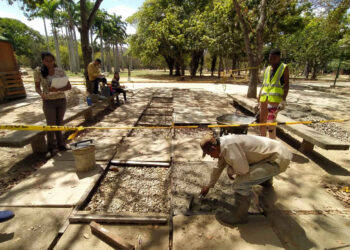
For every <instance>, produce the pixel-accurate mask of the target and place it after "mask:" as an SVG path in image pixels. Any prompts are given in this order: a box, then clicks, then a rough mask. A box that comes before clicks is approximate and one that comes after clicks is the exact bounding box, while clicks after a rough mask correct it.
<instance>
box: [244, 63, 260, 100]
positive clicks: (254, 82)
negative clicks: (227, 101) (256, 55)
mask: <svg viewBox="0 0 350 250" xmlns="http://www.w3.org/2000/svg"><path fill="white" fill-rule="evenodd" d="M258 83H259V69H251V70H250V78H249V86H248V93H247V96H248V97H251V98H255V97H256V94H257V86H258Z"/></svg>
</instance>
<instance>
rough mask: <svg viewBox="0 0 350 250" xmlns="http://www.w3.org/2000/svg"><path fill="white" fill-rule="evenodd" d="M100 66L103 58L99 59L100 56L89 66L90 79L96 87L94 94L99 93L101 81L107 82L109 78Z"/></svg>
mask: <svg viewBox="0 0 350 250" xmlns="http://www.w3.org/2000/svg"><path fill="white" fill-rule="evenodd" d="M100 66H101V59H98V58H97V59H96V60H95V61H93V62H91V63H89V66H88V76H89V81H90V82H93V83H94V88H93V93H94V94H98V84H99V82H102V83H103V84H107V80H106V78H105V76H104V75H102V74H101V70H100ZM90 94H92V93H90Z"/></svg>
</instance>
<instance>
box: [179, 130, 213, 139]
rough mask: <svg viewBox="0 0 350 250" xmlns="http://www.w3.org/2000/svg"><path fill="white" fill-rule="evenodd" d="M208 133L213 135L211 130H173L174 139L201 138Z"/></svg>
mask: <svg viewBox="0 0 350 250" xmlns="http://www.w3.org/2000/svg"><path fill="white" fill-rule="evenodd" d="M209 133H213V130H211V129H210V128H181V129H175V138H183V137H185V138H186V137H195V138H202V137H203V136H204V135H206V134H209Z"/></svg>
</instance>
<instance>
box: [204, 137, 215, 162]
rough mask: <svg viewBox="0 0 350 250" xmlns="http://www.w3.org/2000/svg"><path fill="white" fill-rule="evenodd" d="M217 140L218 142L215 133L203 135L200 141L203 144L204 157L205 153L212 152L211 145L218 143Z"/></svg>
mask: <svg viewBox="0 0 350 250" xmlns="http://www.w3.org/2000/svg"><path fill="white" fill-rule="evenodd" d="M216 144H217V142H216V138H215V136H214V135H213V134H206V135H205V136H203V138H202V140H201V142H200V145H201V148H202V150H203V156H202V157H203V158H204V157H205V155H206V154H207V153H208V152H210V148H211V146H213V145H216Z"/></svg>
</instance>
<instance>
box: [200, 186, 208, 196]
mask: <svg viewBox="0 0 350 250" xmlns="http://www.w3.org/2000/svg"><path fill="white" fill-rule="evenodd" d="M209 189H210V187H207V186H205V187H202V190H201V193H200V195H201V196H203V197H205V196H206V195H207V194H208V192H209Z"/></svg>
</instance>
